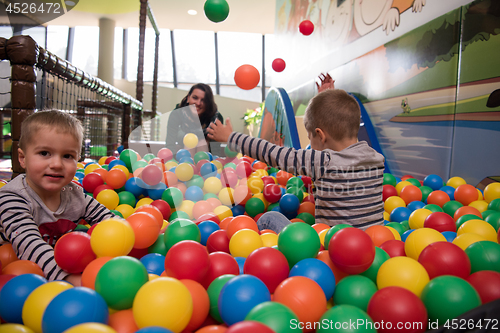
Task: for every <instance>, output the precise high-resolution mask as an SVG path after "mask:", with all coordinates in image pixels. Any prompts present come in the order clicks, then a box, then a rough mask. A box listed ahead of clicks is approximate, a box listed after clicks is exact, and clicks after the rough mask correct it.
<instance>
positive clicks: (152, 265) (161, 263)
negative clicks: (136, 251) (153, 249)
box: [139, 253, 165, 275]
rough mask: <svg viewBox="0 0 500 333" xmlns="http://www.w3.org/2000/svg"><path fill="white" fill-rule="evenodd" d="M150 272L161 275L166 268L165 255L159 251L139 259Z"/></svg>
mask: <svg viewBox="0 0 500 333" xmlns="http://www.w3.org/2000/svg"><path fill="white" fill-rule="evenodd" d="M139 260H140V261H141V263H142V264H143V265H144V267H146V270H147V271H148V273H150V274H156V275H161V273H163V271H164V270H165V256H164V255H161V254H159V253H149V254H146V255H145V256H143V257H142V258H141V259H139Z"/></svg>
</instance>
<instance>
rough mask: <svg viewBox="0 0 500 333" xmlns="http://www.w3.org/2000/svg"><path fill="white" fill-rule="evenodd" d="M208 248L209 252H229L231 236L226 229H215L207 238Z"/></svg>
mask: <svg viewBox="0 0 500 333" xmlns="http://www.w3.org/2000/svg"><path fill="white" fill-rule="evenodd" d="M207 250H208V252H209V253H212V252H216V251H222V252H226V253H229V237H228V236H227V233H226V230H217V231H214V232H213V233H212V234H211V235H210V236H209V237H208V239H207Z"/></svg>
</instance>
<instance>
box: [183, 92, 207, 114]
mask: <svg viewBox="0 0 500 333" xmlns="http://www.w3.org/2000/svg"><path fill="white" fill-rule="evenodd" d="M187 102H188V104H189V105H194V106H196V112H197V113H198V115H201V114H203V112H205V92H204V91H203V90H201V89H194V90H193V92H192V93H191V95H189V96H188V99H187Z"/></svg>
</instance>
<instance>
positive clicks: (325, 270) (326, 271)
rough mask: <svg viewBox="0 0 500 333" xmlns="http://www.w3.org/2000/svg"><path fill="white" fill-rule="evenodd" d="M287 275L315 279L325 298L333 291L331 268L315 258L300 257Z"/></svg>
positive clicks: (333, 279) (333, 280)
mask: <svg viewBox="0 0 500 333" xmlns="http://www.w3.org/2000/svg"><path fill="white" fill-rule="evenodd" d="M289 276H290V277H291V276H305V277H307V278H310V279H311V280H313V281H315V282H316V283H317V284H319V286H320V287H321V289H323V292H324V293H325V296H326V299H327V300H329V299H330V298H332V296H333V293H334V291H335V275H333V272H332V270H331V268H330V267H329V266H328V265H327V264H326V263H324V262H323V261H321V260H319V259H316V258H307V259H302V260H301V261H299V262H298V263H296V264H295V265H294V266H293V267H292V269H291V270H290V274H289Z"/></svg>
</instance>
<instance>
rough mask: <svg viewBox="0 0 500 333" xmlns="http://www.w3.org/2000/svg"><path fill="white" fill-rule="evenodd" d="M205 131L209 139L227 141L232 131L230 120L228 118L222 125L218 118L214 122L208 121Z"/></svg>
mask: <svg viewBox="0 0 500 333" xmlns="http://www.w3.org/2000/svg"><path fill="white" fill-rule="evenodd" d="M207 132H208V134H207V136H208V138H209V139H211V140H214V141H218V142H227V140H228V139H229V136H230V135H231V133H232V132H233V126H232V125H231V120H230V119H229V118H228V119H227V120H226V125H224V124H223V123H221V121H220V120H219V119H216V120H215V122H213V123H210V125H209V127H208V128H207Z"/></svg>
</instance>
